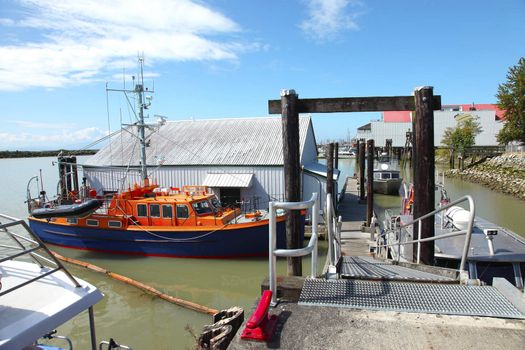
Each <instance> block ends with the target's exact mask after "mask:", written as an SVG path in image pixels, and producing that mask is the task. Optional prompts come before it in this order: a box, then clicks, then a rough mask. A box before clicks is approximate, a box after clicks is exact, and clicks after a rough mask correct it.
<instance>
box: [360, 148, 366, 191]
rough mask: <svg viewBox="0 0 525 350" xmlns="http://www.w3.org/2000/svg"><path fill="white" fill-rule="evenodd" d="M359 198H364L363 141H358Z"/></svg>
mask: <svg viewBox="0 0 525 350" xmlns="http://www.w3.org/2000/svg"><path fill="white" fill-rule="evenodd" d="M359 200H361V201H364V200H365V143H364V142H363V141H359Z"/></svg>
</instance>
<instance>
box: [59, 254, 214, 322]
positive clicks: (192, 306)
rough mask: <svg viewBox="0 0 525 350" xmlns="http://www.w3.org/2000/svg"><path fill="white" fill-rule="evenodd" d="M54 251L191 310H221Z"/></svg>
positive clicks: (73, 262)
mask: <svg viewBox="0 0 525 350" xmlns="http://www.w3.org/2000/svg"><path fill="white" fill-rule="evenodd" d="M52 253H53V255H54V256H55V257H56V258H57V259H59V260H62V261H65V262H68V263H70V264H74V265H78V266H82V267H85V268H86V269H89V270H92V271H95V272H100V273H103V274H105V275H107V276H109V277H111V278H113V279H116V280H118V281H121V282H124V283H127V284H129V285H132V286H134V287H137V288H139V289H142V290H144V291H146V292H148V293H150V294H153V295H155V296H157V297H159V298H161V299H164V300H166V301H169V302H170V303H173V304H176V305H179V306H182V307H185V308H187V309H190V310H194V311H198V312H202V313H205V314H208V315H215V314H216V313H218V312H219V310H216V309H212V308H209V307H206V306H204V305H200V304H197V303H194V302H191V301H187V300H184V299H179V298H175V297H172V296H171V295H168V294H165V293H162V292H161V291H158V290H157V289H155V288H153V287H151V286H148V285H146V284H144V283H141V282H138V281H135V280H133V279H131V278H129V277H126V276H122V275H119V274H118V273H115V272H111V271H108V270H106V269H103V268H101V267H98V266H96V265H93V264H90V263H87V262H84V261H80V260H76V259H72V258H67V257H65V256H62V255H60V254H58V253H55V252H52Z"/></svg>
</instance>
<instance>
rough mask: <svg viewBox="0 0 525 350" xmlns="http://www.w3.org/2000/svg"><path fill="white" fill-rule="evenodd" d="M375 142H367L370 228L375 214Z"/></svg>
mask: <svg viewBox="0 0 525 350" xmlns="http://www.w3.org/2000/svg"><path fill="white" fill-rule="evenodd" d="M374 148H375V147H374V140H372V139H370V140H368V141H367V147H366V149H367V150H368V157H367V159H366V225H367V226H368V227H370V223H371V222H372V215H373V213H374Z"/></svg>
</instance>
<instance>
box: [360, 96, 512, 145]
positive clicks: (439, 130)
mask: <svg viewBox="0 0 525 350" xmlns="http://www.w3.org/2000/svg"><path fill="white" fill-rule="evenodd" d="M467 106H468V105H467ZM476 106H478V105H476ZM479 106H485V105H479ZM443 107H444V108H443V110H441V111H434V145H435V146H440V145H442V144H441V140H442V139H443V134H444V132H445V130H446V129H447V128H454V127H456V125H457V121H458V120H459V119H461V118H473V119H474V120H475V121H477V122H478V123H479V124H480V126H481V128H482V132H481V133H480V134H479V135H477V136H476V146H496V145H498V142H497V141H496V135H497V133H498V132H499V131H500V130H501V129H502V128H503V121H502V120H501V118H500V116H499V115H498V111H499V110H496V109H494V110H488V109H486V110H477V109H476V110H468V109H467V110H464V106H463V105H458V106H443ZM400 114H403V115H404V117H403V116H400ZM410 115H411V112H409V111H403V112H384V113H383V120H381V121H372V122H370V123H369V124H366V125H363V126H362V127H360V128H358V130H357V138H364V139H374V140H375V144H376V145H377V146H383V145H384V144H385V141H386V139H392V146H393V147H404V145H405V141H406V132H407V131H409V130H412V122H411V121H410ZM401 120H405V121H401Z"/></svg>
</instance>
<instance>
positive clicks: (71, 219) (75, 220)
mask: <svg viewBox="0 0 525 350" xmlns="http://www.w3.org/2000/svg"><path fill="white" fill-rule="evenodd" d="M66 221H67V223H68V224H72V225H76V224H78V218H67V219H66Z"/></svg>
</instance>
